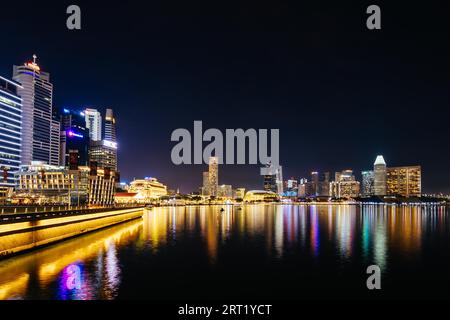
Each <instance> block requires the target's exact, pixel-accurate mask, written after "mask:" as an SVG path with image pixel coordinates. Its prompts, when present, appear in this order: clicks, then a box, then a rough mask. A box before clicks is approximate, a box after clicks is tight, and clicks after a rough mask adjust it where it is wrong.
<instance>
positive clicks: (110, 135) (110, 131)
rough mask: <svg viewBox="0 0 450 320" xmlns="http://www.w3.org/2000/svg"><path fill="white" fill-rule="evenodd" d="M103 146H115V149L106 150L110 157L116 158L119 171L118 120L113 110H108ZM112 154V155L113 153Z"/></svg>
mask: <svg viewBox="0 0 450 320" xmlns="http://www.w3.org/2000/svg"><path fill="white" fill-rule="evenodd" d="M103 145H110V146H114V148H110V149H109V150H106V149H105V150H104V151H105V152H107V153H108V154H109V155H111V156H113V157H114V160H113V162H114V163H115V170H118V164H117V138H116V118H115V117H114V113H113V110H112V109H106V116H105V135H104V141H103ZM111 152H112V153H111Z"/></svg>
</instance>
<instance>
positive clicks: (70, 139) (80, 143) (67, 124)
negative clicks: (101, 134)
mask: <svg viewBox="0 0 450 320" xmlns="http://www.w3.org/2000/svg"><path fill="white" fill-rule="evenodd" d="M60 144H61V148H60V158H61V160H60V163H61V165H62V166H66V167H67V166H70V164H71V163H70V162H72V167H74V166H76V165H78V166H88V165H89V130H88V129H87V128H86V122H85V114H84V112H82V111H75V110H69V109H66V108H64V109H63V110H62V111H61V140H60ZM75 156H76V157H75Z"/></svg>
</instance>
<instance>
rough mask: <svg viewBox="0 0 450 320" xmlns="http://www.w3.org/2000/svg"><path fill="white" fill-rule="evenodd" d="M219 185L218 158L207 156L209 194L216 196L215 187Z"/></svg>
mask: <svg viewBox="0 0 450 320" xmlns="http://www.w3.org/2000/svg"><path fill="white" fill-rule="evenodd" d="M218 185H219V158H218V157H210V158H209V194H210V195H211V196H217V188H218Z"/></svg>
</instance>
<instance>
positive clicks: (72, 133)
mask: <svg viewBox="0 0 450 320" xmlns="http://www.w3.org/2000/svg"><path fill="white" fill-rule="evenodd" d="M67 135H68V136H69V137H77V138H83V137H84V136H83V135H82V134H79V133H76V132H73V131H72V130H71V131H67Z"/></svg>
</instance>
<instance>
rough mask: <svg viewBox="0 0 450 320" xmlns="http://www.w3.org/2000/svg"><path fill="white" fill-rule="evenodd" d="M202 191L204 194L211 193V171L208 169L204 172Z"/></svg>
mask: <svg viewBox="0 0 450 320" xmlns="http://www.w3.org/2000/svg"><path fill="white" fill-rule="evenodd" d="M201 193H202V195H204V196H207V195H209V172H208V171H205V172H203V187H202V190H201Z"/></svg>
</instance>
